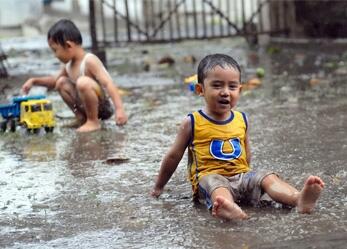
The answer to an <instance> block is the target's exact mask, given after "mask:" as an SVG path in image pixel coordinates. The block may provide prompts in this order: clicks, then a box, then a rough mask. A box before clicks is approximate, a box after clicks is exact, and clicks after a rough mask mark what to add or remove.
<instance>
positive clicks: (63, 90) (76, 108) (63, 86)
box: [55, 76, 86, 127]
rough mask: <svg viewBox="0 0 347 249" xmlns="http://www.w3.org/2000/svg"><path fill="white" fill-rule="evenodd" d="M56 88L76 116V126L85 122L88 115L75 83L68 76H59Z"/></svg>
mask: <svg viewBox="0 0 347 249" xmlns="http://www.w3.org/2000/svg"><path fill="white" fill-rule="evenodd" d="M55 89H56V90H57V91H58V92H59V94H60V96H61V97H62V99H63V100H64V102H65V103H66V104H67V106H68V107H69V108H70V109H71V111H72V112H73V113H74V114H75V116H76V119H77V120H76V122H75V123H76V124H75V125H76V126H77V127H78V126H80V125H82V124H83V123H84V122H85V119H86V116H85V114H84V110H82V109H81V107H80V106H81V103H80V101H79V99H78V94H77V89H76V86H75V85H74V83H73V82H72V81H71V80H70V79H69V78H67V77H66V76H62V77H59V78H58V80H57V82H56V87H55Z"/></svg>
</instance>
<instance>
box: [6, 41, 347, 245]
mask: <svg viewBox="0 0 347 249" xmlns="http://www.w3.org/2000/svg"><path fill="white" fill-rule="evenodd" d="M130 50H132V51H130ZM163 51H166V52H167V51H170V53H171V55H173V56H175V58H176V66H175V67H174V68H164V67H161V66H158V65H154V64H153V67H152V69H151V70H150V71H149V72H144V71H141V67H142V65H143V64H142V63H143V61H144V60H145V59H144V58H145V57H151V56H152V59H153V58H154V59H153V60H154V61H155V59H157V58H158V57H160V55H161V54H163ZM187 51H189V53H192V54H194V55H195V56H196V57H197V58H198V59H200V58H201V57H202V55H203V54H205V53H210V52H213V51H216V52H225V53H229V54H233V55H235V57H236V58H238V59H239V60H241V64H242V65H243V66H244V68H245V69H247V70H245V71H246V75H245V78H246V77H248V76H249V75H250V74H251V73H252V68H254V67H256V66H257V65H261V66H263V67H265V68H266V77H265V79H264V80H263V83H262V85H261V86H260V87H259V88H257V89H255V90H252V91H245V92H243V96H242V98H241V100H240V102H239V105H238V109H239V110H242V111H244V112H246V113H247V114H248V117H249V123H250V136H251V139H250V140H251V146H252V152H253V157H252V165H253V167H254V168H266V169H271V170H274V171H276V172H278V173H279V174H280V175H281V176H282V177H283V178H284V179H286V180H287V181H289V182H290V183H292V184H293V185H294V186H296V187H298V188H300V187H301V186H302V185H303V182H304V180H305V179H306V177H307V176H308V175H310V174H314V175H318V176H320V177H321V178H322V179H323V180H324V181H325V182H326V188H325V189H324V192H323V194H322V196H321V198H320V201H319V204H318V206H317V208H316V210H315V212H314V213H313V214H311V215H301V214H298V213H297V212H296V211H295V209H286V208H282V207H281V206H280V205H277V204H273V205H271V206H265V207H261V208H259V207H258V208H256V207H248V206H244V207H243V208H244V209H245V211H246V212H247V213H248V214H249V215H250V216H251V218H250V219H249V220H246V221H237V222H222V221H219V220H216V219H214V218H213V217H211V215H210V214H209V212H208V211H207V210H205V208H204V207H200V206H196V205H194V204H193V202H192V201H191V189H190V183H189V182H188V181H187V179H186V175H187V174H186V164H187V157H186V156H185V157H184V158H183V160H182V161H181V163H180V165H179V166H178V168H177V170H176V172H175V173H174V175H173V177H172V178H171V180H170V182H169V183H168V184H167V186H166V189H165V192H164V193H163V195H162V196H161V197H160V198H159V199H154V198H151V197H150V196H149V192H150V190H151V188H152V186H153V184H154V179H155V177H156V175H157V172H158V169H159V166H160V161H161V159H162V157H163V154H164V153H165V152H166V151H167V149H168V147H169V146H170V145H171V144H172V142H173V140H174V138H175V133H176V131H177V128H178V125H179V123H180V122H181V120H182V119H183V118H184V116H185V115H186V114H187V113H189V112H191V111H193V110H196V109H198V108H200V107H201V106H202V104H203V101H202V99H201V98H200V97H198V96H195V95H193V94H191V93H190V92H189V91H188V90H187V88H186V87H185V86H184V85H183V84H182V83H181V82H182V79H183V76H188V75H189V74H192V73H194V68H195V66H193V65H188V64H184V63H183V62H182V61H181V58H182V56H183V55H184V54H185V53H188V52H187ZM277 53H278V54H272V55H269V53H266V52H264V51H260V52H259V53H258V55H259V56H260V57H259V58H261V60H260V61H257V60H253V59H254V58H256V56H255V54H257V53H255V52H252V51H247V50H245V48H244V46H243V45H240V44H236V45H235V44H231V43H230V41H220V42H214V43H212V42H201V43H199V44H198V45H196V44H195V43H187V44H178V45H161V46H158V47H156V46H154V47H145V48H143V47H141V48H139V47H135V48H130V49H127V48H123V49H120V50H119V51H118V52H110V54H111V55H114V58H116V57H118V58H120V59H118V60H116V59H114V60H112V59H110V65H111V67H112V68H115V69H117V71H118V74H116V73H112V75H113V77H114V79H115V80H116V81H117V82H118V84H119V85H120V86H121V87H122V88H124V89H126V90H127V92H128V94H127V95H125V96H124V97H123V99H124V103H125V107H126V110H127V112H128V114H129V116H130V119H129V123H128V124H127V125H126V126H124V127H115V126H114V125H113V121H112V120H108V121H106V122H105V123H104V124H103V129H102V130H101V131H98V132H94V133H90V134H77V133H76V132H75V131H74V130H72V129H66V128H63V127H62V125H63V124H64V123H65V122H67V121H68V120H67V119H68V118H69V117H71V113H69V111H68V110H67V108H66V107H65V106H64V104H63V103H62V102H61V100H60V98H59V96H57V95H56V94H55V93H49V94H48V97H49V98H50V99H52V100H53V102H54V107H55V111H56V112H57V115H58V117H59V118H58V119H57V121H58V125H57V128H56V129H55V131H54V132H53V134H45V133H44V132H41V133H39V134H37V135H28V134H26V133H25V131H23V130H21V129H20V128H18V129H17V132H16V133H9V132H6V133H5V134H2V135H1V139H0V147H1V152H0V165H1V167H0V175H1V179H0V210H1V211H0V227H1V229H0V247H6V248H64V249H65V248H221V249H222V248H243V249H246V248H345V244H346V242H347V239H346V238H347V217H346V216H347V214H346V212H347V170H346V164H347V158H346V151H347V132H346V128H347V98H346V96H347V86H346V83H345V82H346V78H347V77H346V75H344V74H343V68H344V67H345V64H343V58H342V57H341V53H331V51H330V52H329V53H327V54H324V52H322V51H319V53H318V52H317V50H316V51H310V50H307V49H306V48H305V49H302V50H300V49H299V50H295V49H293V50H289V49H282V50H281V52H277ZM122 55H129V56H122ZM35 56H36V57H37V60H38V61H40V59H41V60H44V58H46V57H45V56H46V55H44V54H38V53H36V54H35ZM112 58H113V57H112ZM125 58H127V59H125ZM128 58H130V59H128ZM252 58H253V59H252ZM293 58H294V59H293ZM18 60H20V59H18ZM127 60H129V61H127ZM146 60H148V58H147V59H146ZM317 61H318V62H317ZM335 62H339V64H338V65H339V66H338V67H339V68H340V69H339V70H340V71H338V72H339V73H337V74H335V72H336V68H333V69H332V68H331V67H330V66H329V64H328V63H335ZM11 63H12V65H15V61H12V62H11ZM21 63H24V62H23V61H21ZM27 63H29V62H27ZM125 63H128V64H125ZM52 65H53V66H52V67H53V68H54V65H55V64H52ZM324 65H328V66H326V67H324ZM56 66H57V65H56ZM341 68H342V69H341ZM253 71H254V70H253ZM112 72H113V71H112ZM247 72H248V75H247ZM317 75H318V76H317ZM316 76H317V77H318V78H319V81H318V82H317V81H316V82H315V84H311V85H310V84H309V83H308V82H309V80H310V78H312V77H316ZM107 158H128V159H129V160H128V161H126V160H125V161H124V162H118V163H117V162H116V163H113V164H112V163H111V164H108V163H106V159H107Z"/></svg>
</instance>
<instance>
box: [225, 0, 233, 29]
mask: <svg viewBox="0 0 347 249" xmlns="http://www.w3.org/2000/svg"><path fill="white" fill-rule="evenodd" d="M230 1H231V0H227V1H226V2H227V6H226V9H227V15H226V16H227V17H228V19H229V20H232V19H231V13H230ZM227 34H228V36H229V35H230V25H229V24H227Z"/></svg>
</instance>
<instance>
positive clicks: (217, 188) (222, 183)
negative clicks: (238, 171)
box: [199, 174, 247, 220]
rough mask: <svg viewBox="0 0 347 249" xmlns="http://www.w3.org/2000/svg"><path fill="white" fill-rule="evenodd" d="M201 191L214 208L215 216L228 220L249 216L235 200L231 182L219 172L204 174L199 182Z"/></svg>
mask: <svg viewBox="0 0 347 249" xmlns="http://www.w3.org/2000/svg"><path fill="white" fill-rule="evenodd" d="M199 192H200V195H201V196H202V197H203V198H205V201H206V203H207V206H208V208H211V209H212V215H213V216H215V217H217V218H221V219H227V220H233V219H246V218H247V215H246V214H245V213H244V212H243V211H242V209H241V208H240V207H239V206H238V205H237V204H236V203H235V202H234V198H233V196H232V194H231V191H230V182H229V181H228V180H227V179H226V178H225V177H223V176H221V175H217V174H211V175H207V176H203V177H202V178H201V180H200V182H199Z"/></svg>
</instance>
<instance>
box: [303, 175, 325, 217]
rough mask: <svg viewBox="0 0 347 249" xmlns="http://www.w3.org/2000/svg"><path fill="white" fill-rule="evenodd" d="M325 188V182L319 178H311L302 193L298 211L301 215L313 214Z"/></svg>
mask: <svg viewBox="0 0 347 249" xmlns="http://www.w3.org/2000/svg"><path fill="white" fill-rule="evenodd" d="M323 188H324V182H323V181H322V179H320V178H319V177H318V176H309V177H308V178H307V179H306V182H305V184H304V187H303V188H302V190H301V191H300V194H299V199H298V205H297V209H298V212H299V213H307V214H309V213H311V212H312V211H313V209H314V207H315V205H316V202H317V200H318V198H319V196H320V193H321V192H322V190H323Z"/></svg>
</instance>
